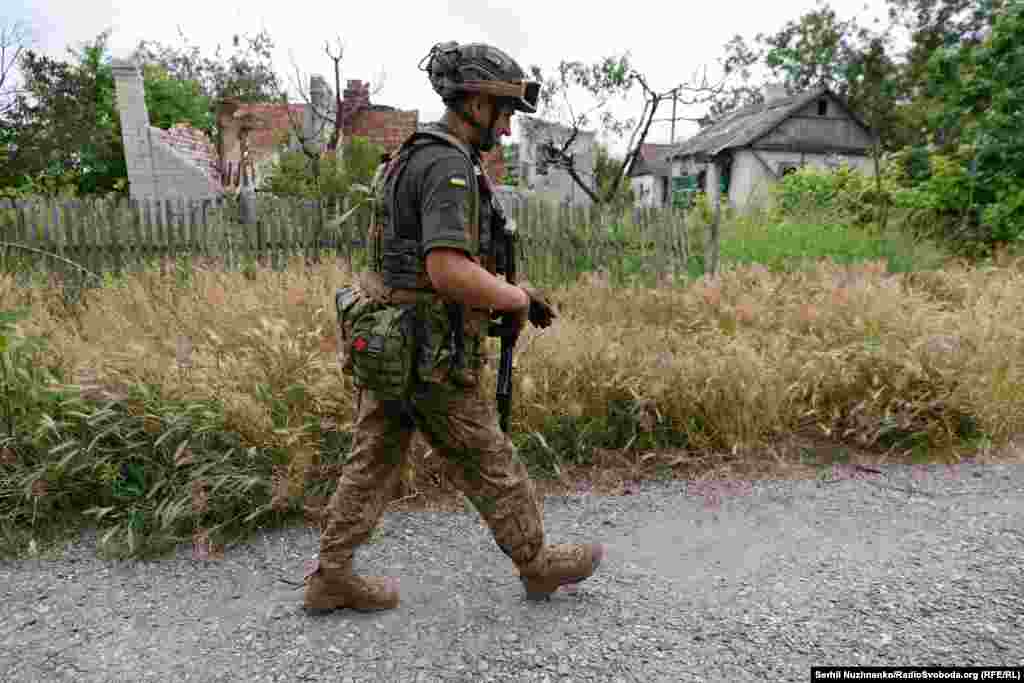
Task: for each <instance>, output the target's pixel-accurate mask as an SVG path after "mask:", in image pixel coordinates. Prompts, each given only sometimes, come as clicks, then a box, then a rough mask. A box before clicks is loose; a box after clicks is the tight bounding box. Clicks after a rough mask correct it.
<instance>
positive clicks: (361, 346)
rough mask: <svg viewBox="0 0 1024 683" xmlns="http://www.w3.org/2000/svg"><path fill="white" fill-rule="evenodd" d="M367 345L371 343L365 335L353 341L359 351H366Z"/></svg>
mask: <svg viewBox="0 0 1024 683" xmlns="http://www.w3.org/2000/svg"><path fill="white" fill-rule="evenodd" d="M367 346H369V344H368V343H367V341H366V339H364V338H363V337H356V338H355V341H353V342H352V348H353V349H355V350H356V351H357V352H359V353H362V352H363V351H365V350H366V347H367Z"/></svg>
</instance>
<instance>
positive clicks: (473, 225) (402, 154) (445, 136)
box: [384, 128, 480, 260]
mask: <svg viewBox="0 0 1024 683" xmlns="http://www.w3.org/2000/svg"><path fill="white" fill-rule="evenodd" d="M431 139H432V141H434V142H441V143H443V144H447V145H449V146H451V147H454V148H455V149H457V150H459V152H461V153H462V156H463V157H465V159H466V163H468V164H469V168H470V173H471V174H472V177H471V178H470V179H469V180H468V181H467V184H468V185H469V190H470V198H471V199H470V211H469V216H468V222H467V225H466V237H467V238H468V240H469V243H470V245H471V248H472V251H473V254H472V257H473V258H474V260H476V258H477V254H476V252H477V251H479V244H480V186H479V179H478V177H477V176H478V175H479V174H480V169H479V167H478V165H477V164H476V163H475V162H474V161H473V153H472V151H471V150H470V148H469V146H468V145H467V144H466V143H464V142H462V140H459V139H458V138H457V137H455V136H454V135H452V134H450V133H447V132H445V131H443V130H438V129H436V128H431V129H427V130H419V131H416V132H415V133H413V134H412V135H410V136H409V137H408V138H406V140H405V142H403V143H402V146H401V147H400V148H399V149H398V151H397V152H395V156H394V157H393V158H392V161H391V163H390V164H389V165H388V168H387V170H386V171H385V173H384V175H385V178H386V177H387V176H390V175H391V174H392V173H394V172H395V171H396V169H398V167H399V166H401V167H402V169H404V167H405V162H407V161H408V158H409V157H410V156H411V155H412V152H413V151H414V150H415V148H416V147H418V146H423V145H425V144H430V142H431ZM399 175H401V171H399ZM395 183H396V184H397V183H398V177H396V178H395ZM391 203H392V206H391V215H392V216H397V215H398V213H397V210H398V200H397V193H396V192H394V191H393V190H392V193H391Z"/></svg>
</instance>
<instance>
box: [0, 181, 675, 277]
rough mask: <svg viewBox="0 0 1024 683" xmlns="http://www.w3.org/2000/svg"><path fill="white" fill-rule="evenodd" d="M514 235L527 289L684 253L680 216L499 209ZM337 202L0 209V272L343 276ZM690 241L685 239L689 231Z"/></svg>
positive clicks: (670, 263) (644, 269) (669, 268)
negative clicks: (246, 216) (302, 261)
mask: <svg viewBox="0 0 1024 683" xmlns="http://www.w3.org/2000/svg"><path fill="white" fill-rule="evenodd" d="M506 206H507V212H508V215H509V218H510V219H511V220H514V221H515V224H516V227H517V231H518V234H519V245H520V250H519V257H520V261H521V266H520V269H521V271H522V272H524V273H527V274H528V275H529V277H530V278H531V279H532V280H534V281H535V282H545V283H550V282H562V281H566V280H567V279H573V278H575V277H577V276H578V275H579V273H581V272H587V271H595V270H605V271H607V272H609V274H611V275H613V276H614V275H616V274H620V275H629V274H630V273H634V274H641V275H644V276H648V277H657V276H660V275H666V274H674V275H677V276H678V275H681V274H682V273H683V272H684V271H685V270H686V267H687V263H688V261H689V258H690V256H691V252H693V251H694V250H693V249H692V248H691V246H690V241H691V240H689V239H687V238H688V232H687V230H686V229H684V228H685V226H686V224H687V220H686V216H685V214H684V213H683V212H681V211H678V210H673V209H653V208H644V209H622V210H618V211H610V210H608V209H600V208H597V207H591V208H582V207H575V208H574V207H566V206H559V205H554V204H550V203H545V202H541V201H536V200H532V199H522V198H520V199H517V200H511V201H508V203H507V204H506ZM348 209H349V207H348V205H347V204H346V203H343V202H340V201H325V202H316V201H311V200H297V199H283V198H275V197H270V196H265V195H261V196H259V198H258V207H257V216H258V218H257V219H256V221H255V222H254V223H249V224H245V223H242V222H241V220H240V213H239V206H238V204H237V202H234V201H231V200H224V199H220V200H204V201H186V200H183V199H179V200H166V201H160V202H156V201H134V200H132V201H129V200H124V199H122V200H120V201H115V200H112V199H89V200H82V199H75V200H35V201H23V202H19V203H15V204H14V205H13V206H8V208H4V207H3V206H0V259H2V263H0V269H3V270H5V271H9V270H10V269H11V264H13V263H21V264H24V262H25V261H26V259H29V260H35V261H38V262H44V263H45V262H47V255H55V256H57V257H58V258H57V259H54V258H52V257H51V258H50V259H49V261H50V263H47V265H46V266H44V267H52V266H54V265H56V266H57V269H58V270H63V268H61V267H60V266H59V264H60V263H64V264H65V265H66V264H67V262H73V263H75V264H78V265H79V266H81V267H84V268H86V269H88V270H89V271H91V272H94V273H101V272H105V271H115V272H120V271H123V270H125V269H131V268H134V267H136V266H137V265H139V264H143V263H147V262H152V261H154V260H163V259H167V258H175V257H178V256H181V255H185V254H188V255H190V256H194V257H200V258H203V259H204V260H207V259H208V260H215V261H218V262H220V263H222V264H223V265H224V267H226V268H229V269H234V268H237V267H239V265H240V264H242V263H245V262H247V260H256V261H259V262H262V263H266V264H267V265H270V266H272V267H274V268H280V267H283V264H286V263H287V262H288V260H289V258H291V257H294V256H300V255H301V256H305V257H306V258H307V259H311V260H316V259H318V258H321V257H322V256H323V255H324V253H325V252H326V253H327V254H328V255H329V256H332V257H335V258H342V259H345V260H347V261H348V262H349V263H350V264H351V263H352V261H353V259H360V258H365V251H364V247H365V239H364V237H365V235H366V232H367V228H368V226H369V219H370V212H369V209H368V207H365V206H363V207H359V208H357V209H356V210H355V212H354V213H353V214H352V215H351V216H350V218H349V219H348V220H347V221H345V222H344V223H342V224H341V225H340V226H337V227H335V228H328V227H327V226H330V225H331V224H332V221H333V220H334V219H335V218H337V217H338V216H340V215H342V214H344V213H345V212H346V211H348ZM691 231H692V228H691Z"/></svg>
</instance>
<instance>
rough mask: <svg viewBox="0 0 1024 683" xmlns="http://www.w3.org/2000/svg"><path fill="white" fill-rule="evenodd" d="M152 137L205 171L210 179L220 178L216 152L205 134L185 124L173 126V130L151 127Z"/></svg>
mask: <svg viewBox="0 0 1024 683" xmlns="http://www.w3.org/2000/svg"><path fill="white" fill-rule="evenodd" d="M151 128H152V129H153V133H154V135H156V136H157V137H158V138H159V139H160V140H163V141H164V142H165V143H166V144H168V145H170V146H171V147H172V148H173V149H175V150H177V152H178V153H179V154H181V155H182V156H183V157H185V158H186V159H188V160H189V161H191V162H192V163H194V164H195V165H196V166H198V167H199V168H201V169H202V170H203V171H205V172H206V173H207V174H209V176H210V177H211V178H218V177H219V176H220V169H219V168H218V162H217V150H216V149H215V148H214V146H213V143H212V142H210V138H209V137H207V135H206V133H204V132H203V131H201V130H197V129H195V128H193V127H192V126H190V125H189V124H187V123H178V124H175V125H174V127H173V128H170V129H168V130H162V129H160V128H156V127H151Z"/></svg>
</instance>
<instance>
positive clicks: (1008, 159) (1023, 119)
mask: <svg viewBox="0 0 1024 683" xmlns="http://www.w3.org/2000/svg"><path fill="white" fill-rule="evenodd" d="M1021 45H1024V3H1020V2H1014V3H1009V4H1008V5H1007V6H1006V7H1005V8H1004V9H1003V10H1002V11H999V12H997V13H996V14H995V17H994V22H993V24H992V28H991V31H990V32H989V33H988V35H987V37H984V38H983V39H982V40H981V41H974V40H972V41H964V42H961V43H960V44H959V45H955V46H951V47H947V48H944V49H941V50H938V51H936V53H935V54H934V55H933V56H932V57H931V59H930V60H929V81H928V84H929V94H930V95H931V96H933V97H935V98H937V99H938V100H939V101H940V102H941V103H942V107H941V109H940V111H938V112H937V113H936V115H935V116H934V117H933V125H935V126H936V127H941V128H943V129H945V130H955V131H957V137H958V139H959V140H960V141H961V143H962V144H963V146H966V147H967V148H968V149H969V151H970V152H971V156H972V160H971V188H970V198H969V201H968V208H967V210H966V211H965V212H964V218H963V226H964V228H967V227H969V226H970V224H971V221H972V220H973V221H974V222H975V223H976V224H977V227H978V231H977V233H976V235H975V236H974V238H975V239H976V240H977V241H979V242H981V243H982V244H984V245H986V246H992V245H995V244H998V243H1003V242H1010V241H1017V240H1020V239H1021V238H1022V235H1024V137H1022V136H1021V130H1024V50H1022V49H1021V47H1020V46H1021ZM974 207H977V208H978V209H980V211H979V212H977V213H975V212H974V211H973V208H974ZM978 213H980V216H978V215H977V214H978Z"/></svg>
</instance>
